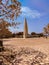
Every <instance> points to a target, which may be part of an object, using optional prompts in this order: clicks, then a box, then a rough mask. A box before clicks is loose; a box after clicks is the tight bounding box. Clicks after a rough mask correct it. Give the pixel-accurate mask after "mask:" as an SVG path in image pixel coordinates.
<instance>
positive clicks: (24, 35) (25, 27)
mask: <svg viewBox="0 0 49 65" xmlns="http://www.w3.org/2000/svg"><path fill="white" fill-rule="evenodd" d="M27 36H28V26H27V20H26V18H25V20H24V34H23V37H24V38H27Z"/></svg>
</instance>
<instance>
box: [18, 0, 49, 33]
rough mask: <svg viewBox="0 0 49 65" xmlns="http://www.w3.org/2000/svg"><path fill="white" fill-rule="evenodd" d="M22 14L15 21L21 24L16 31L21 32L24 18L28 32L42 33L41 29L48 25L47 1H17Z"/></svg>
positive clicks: (48, 1)
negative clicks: (19, 3)
mask: <svg viewBox="0 0 49 65" xmlns="http://www.w3.org/2000/svg"><path fill="white" fill-rule="evenodd" d="M19 1H20V2H21V5H22V6H21V11H22V14H21V15H20V16H19V17H18V19H17V20H19V21H21V22H22V24H21V25H20V26H19V27H20V28H19V30H18V31H20V30H21V31H23V23H24V18H25V17H26V19H27V23H28V28H29V32H37V33H39V32H43V27H45V26H46V25H47V24H48V23H49V0H19Z"/></svg>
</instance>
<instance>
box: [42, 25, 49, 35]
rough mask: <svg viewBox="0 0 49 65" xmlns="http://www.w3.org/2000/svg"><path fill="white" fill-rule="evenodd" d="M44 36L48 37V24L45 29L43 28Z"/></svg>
mask: <svg viewBox="0 0 49 65" xmlns="http://www.w3.org/2000/svg"><path fill="white" fill-rule="evenodd" d="M43 30H44V34H46V35H49V24H47V26H46V27H44V29H43Z"/></svg>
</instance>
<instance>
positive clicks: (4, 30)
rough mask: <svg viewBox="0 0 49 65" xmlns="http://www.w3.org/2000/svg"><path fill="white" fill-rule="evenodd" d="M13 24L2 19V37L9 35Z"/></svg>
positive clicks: (0, 26)
mask: <svg viewBox="0 0 49 65" xmlns="http://www.w3.org/2000/svg"><path fill="white" fill-rule="evenodd" d="M9 26H11V24H10V23H8V22H7V21H5V20H3V19H0V37H1V38H3V37H9V36H11V34H12V32H10V31H9V29H8V27H9Z"/></svg>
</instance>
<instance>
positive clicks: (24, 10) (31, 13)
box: [21, 7, 40, 18]
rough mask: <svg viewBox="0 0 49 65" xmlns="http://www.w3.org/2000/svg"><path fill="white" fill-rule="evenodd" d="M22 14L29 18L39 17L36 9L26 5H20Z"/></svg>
mask: <svg viewBox="0 0 49 65" xmlns="http://www.w3.org/2000/svg"><path fill="white" fill-rule="evenodd" d="M21 11H22V16H25V17H30V18H38V17H40V13H39V12H38V11H37V10H31V9H30V8H28V7H21Z"/></svg>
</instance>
